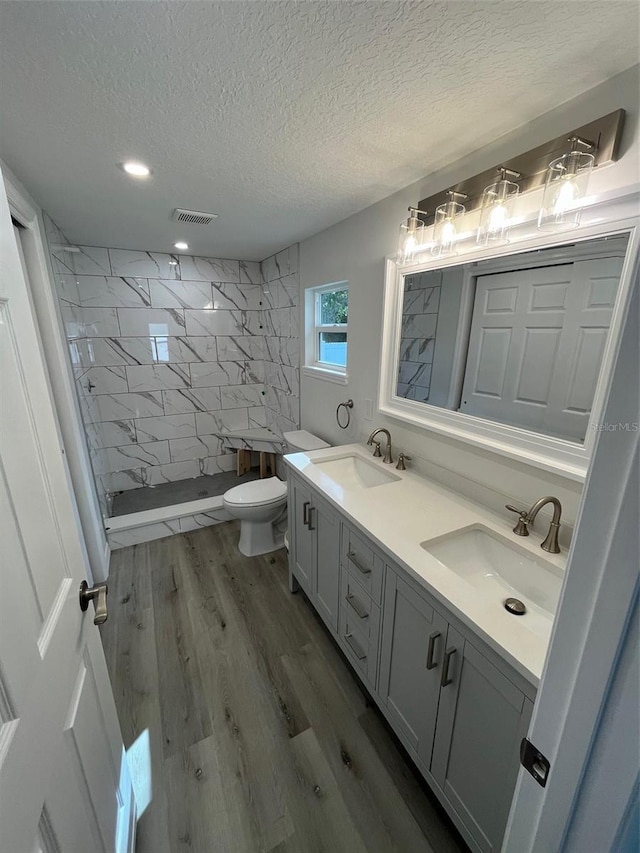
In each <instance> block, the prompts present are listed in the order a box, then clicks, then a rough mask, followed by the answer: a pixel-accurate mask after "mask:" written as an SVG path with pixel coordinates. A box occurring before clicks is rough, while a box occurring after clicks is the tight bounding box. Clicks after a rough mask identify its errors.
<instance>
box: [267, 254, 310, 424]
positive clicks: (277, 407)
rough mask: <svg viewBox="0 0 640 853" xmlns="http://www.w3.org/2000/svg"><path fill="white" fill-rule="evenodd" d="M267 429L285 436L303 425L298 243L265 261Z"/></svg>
mask: <svg viewBox="0 0 640 853" xmlns="http://www.w3.org/2000/svg"><path fill="white" fill-rule="evenodd" d="M261 269H262V276H263V279H264V285H263V288H264V312H263V318H264V323H263V324H264V385H265V409H266V426H267V427H269V429H272V430H273V431H274V432H277V433H279V434H282V433H283V432H285V431H286V430H293V429H298V427H299V424H300V324H301V317H300V276H299V266H298V244H297V243H296V244H294V245H293V246H290V247H289V248H288V249H284V250H283V251H282V252H278V253H277V254H276V255H272V256H271V257H270V258H267V259H266V260H264V261H262V264H261Z"/></svg>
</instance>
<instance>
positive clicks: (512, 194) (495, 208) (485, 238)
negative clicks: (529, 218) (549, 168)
mask: <svg viewBox="0 0 640 853" xmlns="http://www.w3.org/2000/svg"><path fill="white" fill-rule="evenodd" d="M498 174H499V175H500V177H499V178H498V180H497V181H495V182H494V183H493V184H490V185H489V186H488V187H485V189H484V192H483V193H482V208H481V210H480V225H479V226H478V233H477V237H476V242H477V243H479V244H480V245H482V246H486V245H487V244H488V243H496V242H507V235H508V232H509V226H510V225H511V221H512V219H513V213H514V208H515V203H516V199H517V197H518V194H519V193H520V187H519V186H518V184H517V183H515V181H512V180H509V178H519V177H521V175H520V172H514V170H513V169H506V168H505V167H504V166H500V168H499V169H498ZM507 176H508V177H507Z"/></svg>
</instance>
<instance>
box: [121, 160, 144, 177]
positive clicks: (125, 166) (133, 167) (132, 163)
mask: <svg viewBox="0 0 640 853" xmlns="http://www.w3.org/2000/svg"><path fill="white" fill-rule="evenodd" d="M120 168H121V169H122V170H123V171H124V172H126V173H127V175H131V176H132V177H133V178H148V177H149V175H150V174H151V169H150V168H149V167H148V166H145V164H144V163H140V162H139V161H137V160H127V161H126V162H125V163H122V164H121V166H120Z"/></svg>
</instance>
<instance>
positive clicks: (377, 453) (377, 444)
mask: <svg viewBox="0 0 640 853" xmlns="http://www.w3.org/2000/svg"><path fill="white" fill-rule="evenodd" d="M367 443H368V444H375V446H376V449H375V450H374V451H373V455H374V456H375V457H378V456H382V453H381V451H380V442H379V441H369V442H367Z"/></svg>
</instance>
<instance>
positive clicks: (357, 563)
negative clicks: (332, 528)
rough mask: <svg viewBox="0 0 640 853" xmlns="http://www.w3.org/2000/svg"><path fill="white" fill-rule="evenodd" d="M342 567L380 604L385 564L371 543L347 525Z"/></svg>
mask: <svg viewBox="0 0 640 853" xmlns="http://www.w3.org/2000/svg"><path fill="white" fill-rule="evenodd" d="M342 565H343V566H344V567H345V568H346V569H347V570H348V571H349V572H350V573H351V574H352V575H353V576H354V577H357V579H358V581H359V582H360V584H362V586H363V588H364V589H365V590H366V591H367V592H368V593H369V595H370V596H371V597H372V598H373V600H374V601H375V603H376V604H380V599H381V597H382V578H383V575H384V562H383V561H382V559H381V557H380V556H379V555H378V554H377V552H376V551H374V550H373V548H372V547H371V545H370V544H369V542H368V541H367V540H366V539H365V538H364V537H363V536H360V535H359V534H358V533H355V532H354V531H353V530H352V529H351V528H350V527H348V526H347V525H346V524H345V525H343V528H342Z"/></svg>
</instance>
